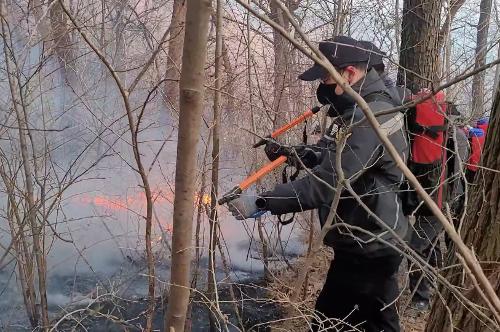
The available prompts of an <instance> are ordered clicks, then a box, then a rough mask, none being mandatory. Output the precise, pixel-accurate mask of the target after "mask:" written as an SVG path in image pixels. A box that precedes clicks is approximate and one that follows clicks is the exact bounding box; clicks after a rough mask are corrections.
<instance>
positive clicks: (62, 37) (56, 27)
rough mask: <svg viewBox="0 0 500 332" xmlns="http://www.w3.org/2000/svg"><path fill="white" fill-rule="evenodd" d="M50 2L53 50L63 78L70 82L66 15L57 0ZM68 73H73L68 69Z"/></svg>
mask: <svg viewBox="0 0 500 332" xmlns="http://www.w3.org/2000/svg"><path fill="white" fill-rule="evenodd" d="M52 2H53V3H51V4H50V11H49V15H50V25H51V34H52V41H53V47H54V49H53V51H54V54H55V55H56V56H57V60H58V62H59V64H60V66H61V72H62V75H63V79H65V80H67V81H69V82H71V81H72V80H73V77H72V76H71V75H69V74H68V68H69V66H68V64H69V63H71V61H72V52H71V36H70V32H69V28H68V24H67V21H66V16H65V15H64V12H63V10H62V9H61V5H60V4H59V2H58V1H57V0H52ZM70 73H74V71H73V70H71V69H70Z"/></svg>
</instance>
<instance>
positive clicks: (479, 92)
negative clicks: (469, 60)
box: [472, 0, 492, 118]
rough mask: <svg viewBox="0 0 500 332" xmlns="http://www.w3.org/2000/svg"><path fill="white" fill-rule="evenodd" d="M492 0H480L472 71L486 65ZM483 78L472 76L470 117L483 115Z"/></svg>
mask: <svg viewBox="0 0 500 332" xmlns="http://www.w3.org/2000/svg"><path fill="white" fill-rule="evenodd" d="M491 5H492V0H481V4H480V5H479V11H480V14H479V22H478V23H477V36H476V60H475V63H474V69H477V68H480V67H482V66H484V65H485V64H486V53H487V47H488V45H487V44H488V30H489V28H490V17H491ZM484 76H485V72H484V71H481V72H480V73H478V74H476V75H474V77H473V78H472V117H473V118H478V117H481V115H483V113H484V94H485V93H484Z"/></svg>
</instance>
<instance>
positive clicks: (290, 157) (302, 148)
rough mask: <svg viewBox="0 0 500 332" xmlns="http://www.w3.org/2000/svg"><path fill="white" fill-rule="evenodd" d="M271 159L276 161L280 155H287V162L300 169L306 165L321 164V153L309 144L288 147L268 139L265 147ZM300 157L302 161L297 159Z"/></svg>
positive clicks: (310, 166) (309, 166)
mask: <svg viewBox="0 0 500 332" xmlns="http://www.w3.org/2000/svg"><path fill="white" fill-rule="evenodd" d="M264 151H265V152H266V155H267V157H268V158H269V160H271V161H274V160H276V159H278V157H281V156H285V157H287V164H289V165H292V166H294V167H296V168H298V169H301V168H303V166H302V165H304V166H305V167H307V168H312V167H314V166H317V165H318V164H319V153H316V152H315V151H314V150H313V149H311V148H310V147H308V146H307V145H298V146H293V147H286V146H283V145H280V144H279V143H276V142H273V141H268V142H267V143H266V147H265V148H264ZM297 156H298V157H299V159H300V161H299V160H298V159H297Z"/></svg>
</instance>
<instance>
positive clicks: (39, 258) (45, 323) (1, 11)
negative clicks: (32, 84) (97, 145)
mask: <svg viewBox="0 0 500 332" xmlns="http://www.w3.org/2000/svg"><path fill="white" fill-rule="evenodd" d="M0 17H1V29H2V37H3V41H4V45H3V50H4V56H5V67H6V71H7V73H6V74H7V78H8V81H9V87H10V93H11V97H12V107H13V109H14V113H15V115H16V118H17V125H18V132H19V144H20V149H21V159H22V161H23V171H24V177H25V179H24V181H25V190H26V192H25V197H24V199H25V200H26V203H27V204H26V205H27V211H26V215H25V216H24V217H25V218H26V220H27V222H28V224H29V225H30V228H31V229H30V230H31V236H32V238H33V251H34V256H35V260H36V265H37V273H38V293H39V295H40V312H41V316H42V317H41V319H42V326H41V328H42V330H43V331H48V329H49V325H50V321H49V314H48V305H47V289H46V277H47V270H46V269H47V265H46V259H45V258H46V257H45V249H44V245H43V231H44V227H43V226H44V225H43V224H42V225H38V224H37V220H36V204H35V195H34V188H33V179H32V175H33V172H32V169H31V158H30V156H29V155H28V142H27V140H26V137H27V136H28V135H29V132H28V122H27V119H26V117H27V113H26V110H25V108H24V106H25V104H24V101H23V96H22V91H21V89H20V87H21V82H20V81H19V71H18V68H17V65H16V63H15V62H14V63H13V62H12V61H15V54H13V53H11V54H9V51H8V50H11V52H12V50H13V49H14V48H13V45H12V44H11V35H10V32H9V27H8V22H7V21H6V10H5V3H4V1H3V0H0ZM41 237H42V239H41ZM29 277H30V278H32V276H29Z"/></svg>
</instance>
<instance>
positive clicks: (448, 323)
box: [426, 92, 500, 332]
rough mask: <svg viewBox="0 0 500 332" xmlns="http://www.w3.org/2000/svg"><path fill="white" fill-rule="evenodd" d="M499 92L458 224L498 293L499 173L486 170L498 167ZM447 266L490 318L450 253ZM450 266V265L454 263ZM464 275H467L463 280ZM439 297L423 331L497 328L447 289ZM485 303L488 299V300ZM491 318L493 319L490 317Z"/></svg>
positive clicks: (452, 278) (488, 308)
mask: <svg viewBox="0 0 500 332" xmlns="http://www.w3.org/2000/svg"><path fill="white" fill-rule="evenodd" d="M499 128H500V93H499V92H497V95H496V100H495V106H494V109H493V111H492V117H491V121H490V130H488V136H487V138H486V143H485V148H484V154H483V159H482V162H481V165H482V166H484V168H480V169H479V171H478V174H477V175H476V182H477V185H475V186H473V188H472V190H471V193H470V197H471V201H470V202H469V204H468V207H467V216H466V219H465V222H464V224H463V226H462V232H461V233H462V234H463V237H464V241H465V243H466V244H467V246H469V247H470V248H474V253H475V254H476V255H477V258H478V260H479V261H480V262H483V263H482V264H481V266H482V268H483V270H484V272H485V274H486V276H487V278H488V279H489V281H490V283H491V285H492V286H493V288H494V289H495V291H496V293H497V294H499V293H500V265H499V264H498V263H499V262H500V200H499V199H498V197H499V196H500V174H499V173H498V172H492V171H490V170H498V169H500V159H499V158H498V156H499V155H500V132H499ZM448 259H449V264H448V266H450V267H451V266H455V267H453V268H450V269H448V270H447V273H446V277H447V279H448V280H449V281H450V282H451V283H452V284H453V285H456V286H457V287H460V292H462V293H463V294H464V295H465V296H466V297H467V298H468V299H470V300H471V301H472V302H473V303H474V305H478V308H481V309H480V310H481V311H483V312H484V313H485V314H486V315H487V316H488V317H493V315H492V313H491V306H490V305H489V304H488V303H487V302H485V301H484V298H483V297H482V296H480V294H479V293H478V292H477V290H476V289H475V288H474V283H475V282H476V281H475V279H471V278H470V277H469V275H468V274H467V273H465V274H464V271H463V270H462V265H461V264H460V261H459V259H458V258H457V256H455V255H454V252H453V253H452V254H451V255H450V256H449V258H448ZM457 263H458V266H457V265H453V264H457ZM464 275H465V276H467V277H466V278H465V279H463V278H464ZM439 293H440V296H439V297H437V298H436V299H435V301H434V303H433V306H432V310H431V315H430V317H429V321H428V324H427V327H426V331H428V332H431V331H451V330H452V329H453V330H457V331H475V332H482V331H484V332H486V331H497V329H498V328H499V326H498V323H499V322H497V323H496V326H495V324H493V323H492V322H489V323H488V322H485V323H482V322H481V321H480V319H478V316H477V315H476V314H475V313H474V311H471V310H470V309H469V308H468V306H470V305H471V304H468V305H467V306H466V305H464V303H463V301H461V300H458V299H457V298H456V297H455V296H454V295H453V294H452V293H451V292H450V291H449V290H448V289H447V288H445V287H441V288H440V289H439ZM488 302H489V301H488ZM493 319H494V318H493Z"/></svg>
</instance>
